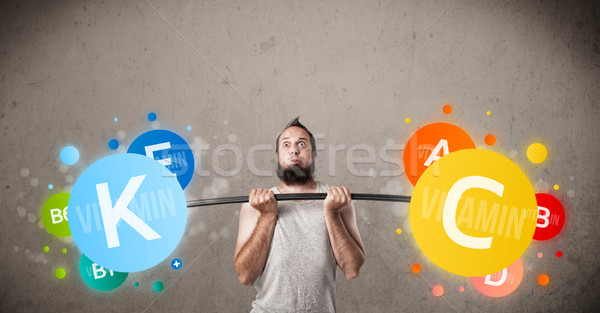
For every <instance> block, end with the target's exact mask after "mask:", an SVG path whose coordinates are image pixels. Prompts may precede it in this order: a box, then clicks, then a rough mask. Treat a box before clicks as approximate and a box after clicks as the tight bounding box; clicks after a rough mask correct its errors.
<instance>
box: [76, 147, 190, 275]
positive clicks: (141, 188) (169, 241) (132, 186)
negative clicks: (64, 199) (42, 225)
mask: <svg viewBox="0 0 600 313" xmlns="http://www.w3.org/2000/svg"><path fill="white" fill-rule="evenodd" d="M126 189H127V191H126ZM125 193H127V194H125ZM100 198H102V199H100ZM119 203H120V204H119ZM119 205H120V206H121V209H120V210H121V211H116V210H117V209H115V206H119ZM68 207H69V210H68V213H67V215H68V223H69V229H70V231H71V235H72V236H73V240H74V241H75V243H76V244H77V246H78V247H79V249H80V250H81V252H82V253H84V254H85V255H87V256H88V257H89V258H90V259H92V260H94V261H95V262H96V263H98V264H100V265H101V266H103V267H106V268H109V269H112V270H113V271H119V272H128V273H130V272H138V271H143V270H146V269H148V268H151V267H153V266H155V265H157V264H159V263H161V262H162V261H164V260H165V259H166V258H167V257H168V256H169V255H170V254H171V253H172V252H173V250H175V248H176V247H177V245H178V244H179V242H180V241H181V238H182V237H183V233H184V231H185V227H186V222H187V203H186V200H185V194H184V193H183V189H182V188H181V185H180V184H179V182H178V181H177V177H175V176H174V175H173V174H172V173H171V172H170V171H169V170H168V169H167V168H166V167H165V166H164V165H162V164H160V163H159V162H157V161H155V160H153V159H151V158H149V157H147V156H143V155H139V154H134V153H121V154H114V155H110V156H107V157H105V158H103V159H101V160H99V161H98V162H96V163H94V164H92V165H91V166H90V167H89V168H87V169H86V170H85V171H84V172H83V173H82V174H81V176H80V177H79V179H77V181H76V182H75V185H74V186H73V189H72V190H71V195H70V197H69V203H68ZM119 212H121V213H119ZM124 214H125V215H124ZM103 215H106V216H107V218H106V219H105V218H104V216H103ZM127 216H129V217H127ZM126 219H127V220H126ZM130 222H131V223H130ZM132 224H133V225H132ZM135 225H137V226H136V227H137V228H134V226H135ZM140 225H141V226H140ZM107 226H108V228H109V232H108V234H107V231H106V228H107ZM140 227H144V228H143V229H142V228H140ZM144 229H145V230H144ZM148 229H150V230H148ZM143 233H145V234H146V236H144V235H142V234H143Z"/></svg>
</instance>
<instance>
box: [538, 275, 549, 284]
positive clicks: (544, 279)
mask: <svg viewBox="0 0 600 313" xmlns="http://www.w3.org/2000/svg"><path fill="white" fill-rule="evenodd" d="M549 282H550V277H548V275H546V274H542V275H540V276H538V283H540V285H542V286H546V285H548V283H549Z"/></svg>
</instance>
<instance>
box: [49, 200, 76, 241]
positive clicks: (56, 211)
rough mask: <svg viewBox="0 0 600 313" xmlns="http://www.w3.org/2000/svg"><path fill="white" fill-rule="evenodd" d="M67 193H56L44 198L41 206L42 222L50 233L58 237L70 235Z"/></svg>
mask: <svg viewBox="0 0 600 313" xmlns="http://www.w3.org/2000/svg"><path fill="white" fill-rule="evenodd" d="M68 205H69V194H68V193H57V194H55V195H53V196H52V197H50V198H49V199H48V200H46V203H44V207H43V208H42V222H43V223H44V226H45V227H46V229H47V230H48V232H50V233H51V234H54V235H56V236H58V237H70V236H71V230H70V229H69V221H68V220H67V214H66V213H67V206H68Z"/></svg>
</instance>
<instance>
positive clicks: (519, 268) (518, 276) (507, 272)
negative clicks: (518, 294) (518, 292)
mask: <svg viewBox="0 0 600 313" xmlns="http://www.w3.org/2000/svg"><path fill="white" fill-rule="evenodd" d="M522 279H523V262H521V259H520V258H519V259H517V261H515V262H514V263H513V264H511V265H510V266H509V267H507V268H505V269H503V270H501V271H499V272H496V273H493V274H490V275H486V276H479V277H471V282H473V285H474V286H475V288H477V290H479V292H481V293H483V294H484V295H486V296H489V297H504V296H506V295H509V294H510V293H512V292H513V291H515V289H517V287H518V286H519V284H520V283H521V280H522Z"/></svg>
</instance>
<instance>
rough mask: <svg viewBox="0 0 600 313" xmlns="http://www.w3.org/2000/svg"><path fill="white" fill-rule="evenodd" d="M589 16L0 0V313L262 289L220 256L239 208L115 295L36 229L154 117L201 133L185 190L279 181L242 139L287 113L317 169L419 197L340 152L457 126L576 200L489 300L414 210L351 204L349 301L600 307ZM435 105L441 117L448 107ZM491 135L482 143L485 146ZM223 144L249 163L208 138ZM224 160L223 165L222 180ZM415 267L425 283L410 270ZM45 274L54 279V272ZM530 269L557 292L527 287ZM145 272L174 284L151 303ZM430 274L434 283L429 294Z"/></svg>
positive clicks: (222, 300)
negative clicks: (426, 235) (438, 290)
mask: <svg viewBox="0 0 600 313" xmlns="http://www.w3.org/2000/svg"><path fill="white" fill-rule="evenodd" d="M599 20H600V6H599V5H598V3H597V2H596V3H594V2H592V1H588V2H566V1H562V2H561V1H471V0H417V1H412V0H411V1H390V0H382V1H356V0H352V1H312V0H310V1H285V2H284V1H238V0H233V1H157V0H147V1H108V0H106V1H88V2H79V1H15V2H6V1H3V2H2V4H0V21H1V22H0V108H1V109H0V110H1V111H0V125H1V126H0V132H1V137H0V138H1V143H2V150H1V152H0V154H1V157H0V159H1V160H2V165H1V167H0V182H1V184H0V189H1V199H2V201H1V206H2V212H4V215H3V216H2V218H0V230H1V238H2V239H1V240H0V251H1V252H0V253H1V254H0V255H1V269H2V270H1V271H0V281H1V282H2V283H1V284H0V311H3V312H82V311H86V312H109V311H111V312H165V311H173V312H190V311H198V312H247V311H249V310H250V303H251V301H252V300H253V298H254V296H255V291H254V289H253V288H248V287H245V286H243V285H241V284H240V283H239V282H238V280H237V275H236V273H235V271H234V269H233V263H232V259H233V252H234V247H235V239H236V236H237V213H238V211H239V206H238V205H223V206H213V207H206V208H202V209H192V210H191V211H190V214H189V224H188V227H187V229H186V235H185V236H184V239H183V240H182V242H181V243H180V245H179V246H178V248H177V249H176V250H175V252H174V253H173V256H176V257H179V258H180V259H182V260H183V261H184V267H185V268H184V269H182V270H180V271H175V270H173V269H171V268H170V266H169V264H168V260H166V261H165V262H164V264H161V265H159V266H156V267H155V268H153V269H151V270H148V271H144V272H139V273H132V274H130V276H129V278H128V279H127V281H126V282H125V284H124V285H123V286H121V287H120V288H119V289H116V290H115V291H112V292H108V293H100V292H97V291H94V290H92V289H90V288H89V287H88V286H86V285H85V284H84V283H83V282H82V280H81V279H80V277H79V274H78V272H77V262H78V260H79V256H80V252H79V250H78V248H77V247H76V246H75V245H74V244H73V242H72V240H69V239H65V240H63V239H60V238H57V237H55V236H53V235H51V234H49V233H47V232H46V230H45V229H44V228H43V226H42V225H40V224H39V219H40V210H41V206H42V205H43V203H44V201H45V200H46V199H47V198H48V197H49V196H50V195H52V194H55V193H57V192H60V191H69V190H70V188H71V187H72V184H73V183H74V181H75V180H76V179H77V177H78V176H79V175H80V174H81V173H82V172H83V170H85V169H86V168H87V166H89V165H91V164H92V163H93V162H94V161H96V160H98V159H100V158H101V157H103V156H106V155H110V154H113V153H115V151H112V150H110V149H109V148H108V147H107V142H108V140H110V139H112V138H118V140H119V141H120V143H121V147H122V148H120V149H118V150H117V151H119V152H122V151H123V149H124V148H123V147H125V148H126V147H127V146H128V145H129V143H131V141H132V140H133V139H135V138H136V137H137V136H138V135H139V134H141V133H143V132H144V131H147V130H150V129H153V128H165V129H170V130H172V131H175V132H177V133H179V134H181V135H182V136H183V137H184V138H185V139H186V140H188V142H189V143H190V144H192V146H193V147H195V148H196V149H199V148H200V145H202V144H204V145H208V146H207V148H206V149H205V150H204V152H203V153H201V152H200V151H199V150H196V157H197V158H198V160H199V161H201V163H202V165H201V168H200V169H197V173H196V174H195V175H194V178H193V180H192V183H191V184H190V186H188V187H187V188H186V196H187V199H188V200H191V199H198V198H207V197H217V196H235V195H246V194H247V193H248V192H249V191H250V190H251V189H252V188H257V187H272V186H274V185H276V184H278V183H279V182H278V179H277V177H276V176H275V175H274V174H273V169H274V164H276V163H275V158H274V155H273V154H272V153H271V152H269V151H259V152H257V153H256V160H255V162H254V163H255V166H256V168H258V169H263V170H270V173H271V175H270V176H266V177H263V176H258V175H255V174H253V173H252V171H251V169H250V168H249V167H248V159H247V156H248V154H249V153H248V152H249V150H250V149H251V148H252V147H254V146H256V145H259V144H265V145H267V146H266V147H270V148H271V149H274V141H275V138H276V137H277V134H278V133H279V132H280V131H281V130H282V128H283V126H284V125H285V124H286V123H287V122H288V121H289V120H291V119H292V118H293V117H295V116H300V121H301V122H303V123H305V125H307V127H309V129H310V130H311V131H312V132H313V133H314V134H315V135H318V138H319V139H318V144H319V145H320V146H321V147H322V148H323V150H320V151H319V156H318V158H317V177H318V179H320V180H321V181H323V182H327V183H329V184H332V185H345V186H348V187H349V188H350V190H351V191H355V192H372V193H397V194H410V192H411V191H412V188H413V187H412V185H411V184H410V182H409V181H408V180H407V179H406V177H405V176H404V174H399V175H395V176H391V177H390V176H384V175H382V171H390V170H393V169H394V165H393V164H390V163H389V162H386V161H385V160H383V159H382V158H381V157H379V156H377V157H376V161H375V162H374V163H373V164H362V165H357V169H359V170H361V171H364V172H366V173H367V174H368V175H356V173H352V172H351V170H350V169H349V168H348V166H347V165H346V157H347V154H348V151H349V149H350V148H351V147H352V146H354V145H359V144H366V145H369V146H370V147H372V148H373V149H374V150H375V151H377V152H378V151H379V149H381V148H382V147H384V146H386V145H399V146H400V147H403V146H404V144H405V143H406V141H407V140H408V138H409V137H410V135H411V134H412V133H413V132H415V131H416V130H417V129H419V128H420V127H422V126H424V125H426V124H429V123H433V122H448V123H453V124H456V125H458V126H460V127H462V128H463V129H465V130H466V131H467V132H468V133H469V134H471V136H472V138H473V139H474V141H475V143H476V144H477V146H483V147H485V148H487V149H490V150H493V151H496V152H499V153H501V154H503V155H505V156H507V157H511V159H512V160H513V161H514V162H515V163H516V164H518V165H519V166H520V167H521V168H522V169H523V171H524V172H525V173H526V174H527V175H528V177H529V179H530V180H531V182H532V185H533V186H534V189H535V190H536V192H549V193H552V194H554V195H555V196H557V197H559V198H560V199H561V200H562V201H563V204H564V206H565V209H566V210H567V223H566V225H565V228H564V229H563V231H562V233H561V234H559V236H557V237H556V238H554V239H552V240H550V241H547V242H533V243H532V244H531V246H530V247H529V248H528V249H527V251H526V252H525V254H524V255H523V257H522V258H523V262H524V264H525V277H524V279H523V282H522V283H521V285H520V286H519V288H518V289H517V290H516V291H515V292H514V293H513V294H511V295H509V296H507V297H504V298H499V299H495V298H489V297H487V296H484V295H482V294H480V293H479V292H478V291H477V290H476V289H475V288H474V287H473V286H472V285H471V283H470V279H469V278H467V277H462V276H457V275H454V274H450V273H447V272H445V271H444V270H442V269H440V268H439V267H437V266H436V265H434V264H433V263H431V262H429V261H428V260H427V258H426V257H425V256H424V254H423V253H422V252H421V251H420V249H419V247H418V246H417V245H416V243H415V240H414V237H413V236H412V234H411V232H410V225H409V222H408V214H407V212H408V205H405V204H395V205H392V204H388V203H383V202H365V201H356V203H355V205H356V207H357V214H358V226H359V229H360V232H361V235H362V237H363V240H364V243H365V246H366V250H367V253H366V254H367V261H366V263H365V265H364V266H363V268H362V270H361V274H360V276H359V277H358V278H356V279H355V280H352V281H347V280H345V279H344V277H343V275H342V273H341V272H340V271H339V270H338V280H337V296H338V310H339V312H397V311H404V312H431V311H441V312H453V311H459V312H476V311H486V312H509V311H510V312H532V311H540V312H544V311H561V312H562V311H590V310H591V309H592V308H593V307H598V306H599V304H600V302H599V300H598V297H597V295H598V289H599V288H600V283H599V281H600V276H599V268H600V267H599V265H598V256H599V252H598V251H599V244H598V235H597V234H596V233H595V232H597V225H598V223H599V222H600V218H599V215H598V214H597V203H598V200H599V197H598V192H597V191H598V188H600V180H599V179H598V172H599V171H598V170H599V165H598V161H599V160H600V158H599V157H598V154H599V153H600V149H598V139H597V137H596V136H597V134H598V133H599V131H600V127H599V126H598V122H599V121H600V120H599V117H600V112H599V109H600V106H599V100H598V99H599V98H600V83H599V82H600V71H599V66H600V40H599V37H598V34H599V33H600V32H599V31H600V29H599V27H598V26H599ZM445 104H451V105H453V107H454V111H453V112H452V114H450V115H446V114H444V113H442V106H443V105H445ZM487 111H491V112H492V115H490V116H487V115H486V112H487ZM149 112H155V113H156V114H157V115H158V119H157V121H156V122H154V123H151V122H149V121H148V120H147V118H146V115H147V114H148V113H149ZM114 117H118V122H114V121H113V118H114ZM407 117H408V118H411V120H412V122H411V123H410V124H407V123H405V118H407ZM188 125H190V126H191V127H192V129H191V131H186V129H185V128H186V126H188ZM488 133H492V134H494V135H495V136H496V138H497V142H496V144H495V145H493V146H486V145H485V144H484V137H485V135H487V134H488ZM536 141H540V142H543V143H544V144H545V145H546V146H547V147H548V149H549V157H548V159H547V160H546V161H545V162H544V163H542V164H540V165H534V164H532V163H531V162H529V161H528V160H527V158H526V155H525V151H526V148H527V146H528V145H529V144H531V143H532V142H536ZM226 144H230V145H233V146H235V147H237V148H239V149H240V152H241V153H242V158H241V160H236V158H235V157H234V155H233V153H232V152H230V151H225V152H224V153H222V155H220V154H219V153H218V152H216V151H217V149H218V148H219V147H220V148H223V147H227V146H223V145H226ZM66 145H74V146H76V147H78V149H79V151H80V153H81V158H80V161H79V162H78V163H77V164H76V165H74V166H71V167H64V166H63V167H61V166H60V165H61V162H60V159H59V156H58V155H59V152H60V149H61V148H62V147H64V146H66ZM338 145H344V147H343V148H340V149H338V150H341V151H338V152H337V153H335V154H334V153H333V149H334V147H335V146H338ZM361 153H362V154H361ZM356 155H365V153H364V152H356ZM213 158H214V159H215V160H217V161H218V163H213V161H212V160H213ZM236 165H239V166H241V168H239V170H237V171H236V172H235V173H234V175H233V176H223V175H220V174H219V173H223V171H225V170H232V169H233V170H235V169H236ZM203 171H204V172H203ZM219 171H220V172H219ZM48 184H53V185H54V186H55V188H54V189H53V190H49V189H48V188H47V187H46V186H47V185H48ZM554 184H558V185H560V189H559V190H558V191H555V190H553V189H552V186H553V185H554ZM397 228H401V229H403V231H404V232H403V233H402V234H401V235H398V234H396V229H397ZM43 246H49V247H50V249H51V250H50V251H49V252H48V253H44V252H43V251H42V247H43ZM62 248H67V249H68V252H67V253H66V254H63V253H60V252H59V251H60V250H61V249H62ZM557 250H561V251H562V252H563V253H564V256H563V257H562V258H556V257H555V256H554V253H555V252H556V251H557ZM538 252H542V253H543V254H544V257H543V258H541V259H538V258H537V257H536V254H537V253H538ZM413 263H419V264H421V265H422V266H423V271H422V272H421V275H416V274H414V273H412V272H411V271H410V265H411V264H413ZM57 267H64V268H65V269H66V270H67V276H66V278H65V279H62V280H58V279H56V278H55V277H54V270H55V269H56V268H57ZM184 270H185V272H183V271H184ZM542 273H546V274H548V275H549V276H550V284H549V285H548V286H545V287H542V286H540V285H539V284H538V283H537V276H538V275H539V274H542ZM156 280H161V281H163V282H164V283H165V285H166V286H167V287H168V289H167V290H166V291H165V292H164V293H162V294H160V296H159V294H158V293H156V292H154V291H152V288H151V286H152V283H153V282H154V281H156ZM135 281H137V282H139V283H140V286H139V287H137V288H136V287H133V282H135ZM436 284H440V285H442V286H444V288H445V293H444V295H443V297H435V296H433V294H432V292H431V288H432V286H433V285H436ZM460 286H464V287H465V289H466V290H465V292H462V293H461V292H459V291H458V288H459V287H460Z"/></svg>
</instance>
